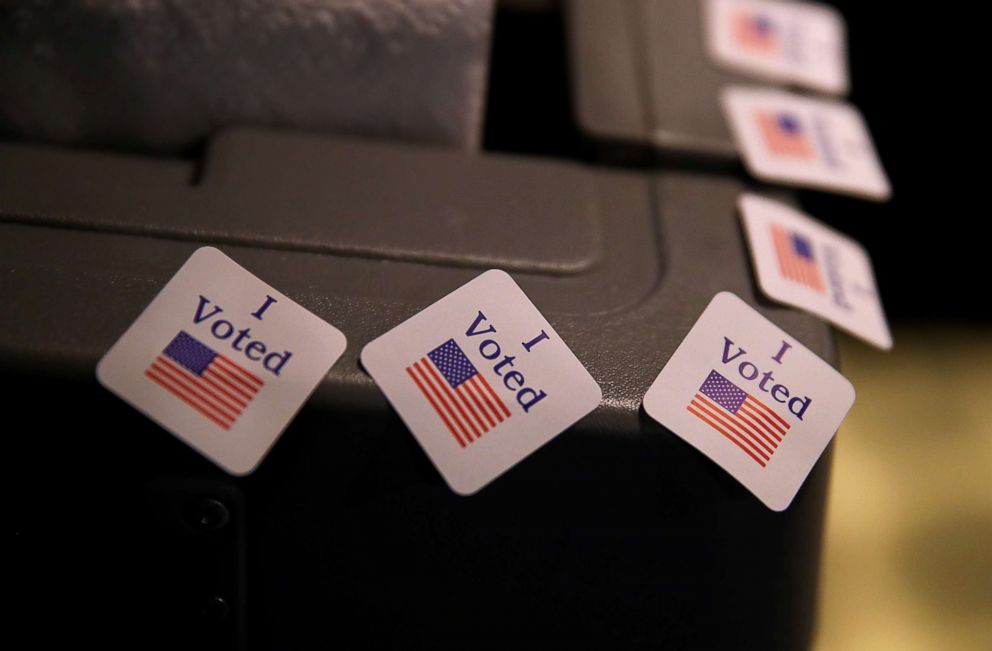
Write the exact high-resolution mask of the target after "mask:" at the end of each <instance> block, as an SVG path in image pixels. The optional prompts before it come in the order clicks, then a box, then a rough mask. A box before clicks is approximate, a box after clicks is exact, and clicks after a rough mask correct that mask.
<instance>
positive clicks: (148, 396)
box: [96, 247, 346, 475]
mask: <svg viewBox="0 0 992 651" xmlns="http://www.w3.org/2000/svg"><path fill="white" fill-rule="evenodd" d="M345 346H346V341H345V336H344V335H343V334H342V333H341V331H340V330H338V329H337V328H335V327H334V326H332V325H330V324H329V323H326V322H325V321H323V320H322V319H320V318H319V317H317V316H316V315H314V314H312V313H310V312H308V311H307V310H306V309H304V308H303V307H301V306H300V305H298V304H297V303H295V302H293V301H292V300H291V299H289V298H287V297H286V296H284V295H283V294H281V293H279V292H277V291H276V290H274V289H272V288H271V287H269V286H268V285H267V284H265V283H264V282H262V281H261V280H259V279H258V278H256V277H255V276H253V275H252V274H251V273H249V272H248V271H246V270H245V269H243V268H242V267H240V266H239V265H238V264H237V263H235V262H234V261H233V260H231V259H230V258H228V257H227V256H226V255H224V254H223V253H221V252H220V251H218V250H217V249H214V248H211V247H203V248H201V249H197V250H196V252H194V253H193V255H192V256H190V258H189V260H187V261H186V263H185V264H184V265H183V266H182V267H181V268H180V269H179V271H177V272H176V275H175V276H173V277H172V279H171V280H170V281H169V282H168V283H167V284H166V286H165V287H164V288H162V291H161V292H159V294H158V296H156V297H155V298H154V299H153V300H152V302H151V303H150V304H149V305H148V307H147V308H145V311H144V312H142V313H141V316H139V317H138V318H137V320H136V321H135V322H134V323H133V324H131V327H130V328H128V329H127V331H126V332H124V334H123V335H121V338H120V339H118V340H117V343H115V344H114V345H113V346H112V347H111V348H110V350H109V351H107V353H106V355H104V356H103V359H101V360H100V363H99V364H98V365H97V369H96V376H97V379H98V380H99V381H100V383H101V384H102V385H103V386H105V387H106V388H107V389H109V390H110V391H112V392H114V393H115V394H117V395H118V396H119V397H120V398H122V399H123V400H124V401H125V402H128V403H130V404H131V406H133V407H134V408H136V409H137V410H138V411H140V412H142V413H143V414H145V415H146V416H148V417H149V418H151V419H152V420H154V421H155V422H157V423H158V424H159V425H161V426H162V427H164V428H165V429H167V430H168V431H170V432H171V433H172V434H174V435H175V436H177V437H178V438H180V439H182V440H183V441H185V442H186V443H187V444H189V445H190V446H191V447H193V448H194V449H196V450H197V451H199V452H200V453H201V454H203V455H204V456H205V457H207V458H208V459H210V460H211V461H213V462H214V463H216V464H217V465H218V466H220V467H221V468H223V469H224V470H226V471H227V472H229V473H231V474H233V475H245V474H248V473H250V472H251V471H253V470H254V469H255V467H256V466H257V465H258V464H259V463H260V462H261V460H262V458H263V457H264V456H265V454H266V453H267V452H268V451H269V448H271V447H272V445H273V444H274V443H275V442H276V439H278V438H279V435H280V434H282V431H283V430H284V429H285V428H286V426H287V425H288V424H289V421H290V420H291V419H292V418H293V416H294V415H296V412H297V411H299V409H300V407H301V406H303V403H304V402H305V401H306V399H307V398H308V397H309V396H310V394H311V393H312V392H313V390H314V389H315V388H316V387H317V384H318V383H319V382H320V381H321V380H322V379H323V378H324V376H325V375H327V372H328V371H329V370H330V368H331V366H333V365H334V362H336V361H337V360H338V358H339V357H341V354H342V353H343V352H344V350H345Z"/></svg>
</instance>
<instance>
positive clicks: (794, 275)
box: [772, 224, 825, 294]
mask: <svg viewBox="0 0 992 651" xmlns="http://www.w3.org/2000/svg"><path fill="white" fill-rule="evenodd" d="M772 241H773V242H774V244H775V256H776V257H777V258H778V268H779V271H781V272H782V275H783V276H785V277H786V278H788V279H789V280H792V281H794V282H797V283H800V284H802V285H806V286H807V287H809V288H811V289H813V290H815V291H817V292H819V293H821V294H822V293H823V292H824V291H825V289H824V284H823V276H822V275H821V274H820V267H819V265H818V264H817V262H816V258H815V257H814V256H813V245H812V243H811V242H810V241H809V239H807V238H806V237H804V236H802V235H800V234H799V233H797V232H795V231H789V230H786V229H785V228H782V227H781V226H779V225H777V224H773V225H772Z"/></svg>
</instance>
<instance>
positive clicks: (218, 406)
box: [152, 355, 241, 420]
mask: <svg viewBox="0 0 992 651" xmlns="http://www.w3.org/2000/svg"><path fill="white" fill-rule="evenodd" d="M152 368H155V369H158V370H160V371H161V372H162V373H163V374H165V375H166V376H168V377H170V378H171V379H173V380H174V381H175V382H177V383H179V384H181V385H183V386H184V387H185V388H186V389H187V390H189V391H190V392H192V393H194V394H196V395H197V396H198V397H199V398H200V399H201V400H202V401H203V402H204V403H206V404H208V405H210V406H211V407H213V408H214V410H215V411H217V412H219V413H221V414H223V415H225V416H227V417H228V418H230V419H231V420H234V419H235V417H237V416H238V414H240V413H241V410H240V409H238V407H237V406H236V405H231V404H229V403H227V402H225V401H224V400H223V399H221V398H219V397H218V396H217V394H215V393H214V392H213V391H211V390H210V389H208V388H207V387H206V386H204V385H203V383H201V382H200V378H198V377H196V376H195V375H193V374H192V373H190V372H189V371H187V370H186V369H184V368H182V367H181V366H179V365H177V364H175V363H173V361H172V360H171V359H169V358H167V357H163V356H161V355H160V356H159V357H158V359H156V360H155V361H154V362H152ZM208 396H209V398H208ZM211 399H212V400H211Z"/></svg>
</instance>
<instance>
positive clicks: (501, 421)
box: [361, 270, 602, 495]
mask: <svg viewBox="0 0 992 651" xmlns="http://www.w3.org/2000/svg"><path fill="white" fill-rule="evenodd" d="M361 358H362V364H363V365H364V366H365V369H366V370H367V371H368V372H369V373H370V374H371V375H372V378H373V379H374V380H375V381H376V383H377V384H378V385H379V387H380V388H381V389H382V391H383V393H385V394H386V398H387V399H388V400H389V402H390V404H392V405H393V407H394V408H395V409H396V411H397V412H398V413H399V415H400V418H402V419H403V422H404V423H406V425H407V427H409V428H410V431H411V432H413V435H414V437H416V439H417V441H418V442H419V443H420V445H421V447H423V448H424V451H425V452H426V453H427V456H429V457H430V459H431V461H432V462H433V463H434V465H435V466H436V467H437V469H438V471H439V472H440V473H441V475H442V476H443V477H444V479H445V481H446V482H447V483H448V485H449V486H450V487H451V489H452V490H453V491H455V492H456V493H459V494H461V495H470V494H472V493H475V492H476V491H478V490H479V489H481V488H482V487H483V486H485V485H486V484H488V483H489V482H491V481H492V480H494V479H495V478H496V477H498V476H500V475H501V474H503V473H504V472H506V471H507V470H509V469H510V468H512V467H513V466H515V465H516V464H517V463H519V462H520V461H521V460H523V459H524V458H525V457H527V456H528V455H529V454H531V453H532V452H534V451H535V450H537V449H538V448H539V447H541V446H542V445H544V444H545V443H547V442H548V441H550V440H551V439H553V438H554V437H555V436H557V435H558V434H560V433H561V432H563V431H564V430H565V429H567V428H568V427H570V426H571V425H572V424H574V423H575V422H576V421H578V420H579V419H580V418H582V417H583V416H585V415H586V414H588V413H589V412H591V411H592V410H593V409H595V408H596V407H597V406H598V405H599V402H600V400H601V398H602V392H601V391H600V388H599V385H598V384H596V381H595V380H593V379H592V376H590V375H589V372H588V371H586V369H585V367H584V366H583V365H582V363H581V362H580V361H579V360H578V359H576V357H575V355H574V354H573V353H572V351H571V350H569V348H568V346H566V345H565V342H564V341H562V339H561V337H559V336H558V333H557V332H555V330H554V328H552V327H551V325H550V324H549V323H548V322H547V320H546V319H545V318H544V317H543V316H542V315H541V313H540V312H539V311H538V310H537V308H536V307H534V304H533V303H531V302H530V300H529V299H528V298H527V296H526V294H524V293H523V290H521V289H520V287H518V286H517V284H516V283H515V282H514V281H513V279H512V278H510V276H509V275H508V274H506V273H505V272H503V271H498V270H491V271H487V272H485V273H483V274H482V275H480V276H478V277H476V278H475V279H473V280H472V281H470V282H468V283H467V284H465V285H463V286H462V287H460V288H459V289H456V290H455V291H453V292H452V293H450V294H448V295H447V296H445V297H444V298H442V299H441V300H439V301H438V302H436V303H434V304H433V305H431V306H430V307H428V308H426V309H424V310H423V311H421V312H420V313H419V314H416V315H415V316H413V317H411V318H410V319H408V320H406V321H404V322H403V323H401V324H400V325H398V326H396V327H395V328H393V329H392V330H390V331H389V332H387V333H386V334H384V335H382V336H381V337H379V338H378V339H375V340H374V341H372V342H370V343H369V344H368V345H367V346H365V348H364V349H363V350H362V356H361Z"/></svg>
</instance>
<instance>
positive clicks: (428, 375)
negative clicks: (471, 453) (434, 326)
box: [406, 339, 510, 448]
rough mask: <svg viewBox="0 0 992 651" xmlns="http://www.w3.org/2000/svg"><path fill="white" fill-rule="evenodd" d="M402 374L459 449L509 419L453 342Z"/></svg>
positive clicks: (487, 384) (505, 410) (440, 347)
mask: <svg viewBox="0 0 992 651" xmlns="http://www.w3.org/2000/svg"><path fill="white" fill-rule="evenodd" d="M406 372H407V374H408V375H409V376H410V379H411V380H413V383H414V384H416V385H417V388H418V389H420V392H421V393H423V394H424V398H426V399H427V402H429V403H430V405H431V407H433V408H434V411H436V412H437V415H438V416H439V417H440V418H441V421H442V422H443V423H444V425H445V426H446V427H447V428H448V431H449V432H451V435H452V436H453V437H455V440H456V441H458V445H460V446H461V447H463V448H464V447H465V446H466V445H468V444H470V443H472V442H473V441H475V440H476V439H478V438H479V437H481V436H482V435H483V434H485V433H486V432H488V431H489V430H491V429H493V428H495V427H497V426H498V425H499V424H500V423H502V422H503V421H504V420H506V419H507V418H509V417H510V410H509V409H507V408H506V405H505V404H503V401H502V400H500V398H499V396H498V395H496V392H495V391H493V388H492V387H491V386H489V383H488V382H486V378H484V377H482V375H481V374H480V373H479V371H478V370H477V369H476V368H475V366H474V365H473V364H472V362H470V361H469V359H468V357H466V356H465V353H464V352H463V351H462V349H461V348H460V347H459V346H458V344H457V343H455V340H454V339H449V340H448V341H446V342H444V343H443V344H441V345H440V346H438V347H437V348H435V349H434V350H432V351H430V352H429V353H427V355H426V356H424V357H421V358H420V360H419V361H417V362H415V363H413V364H412V365H410V366H407V367H406Z"/></svg>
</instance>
